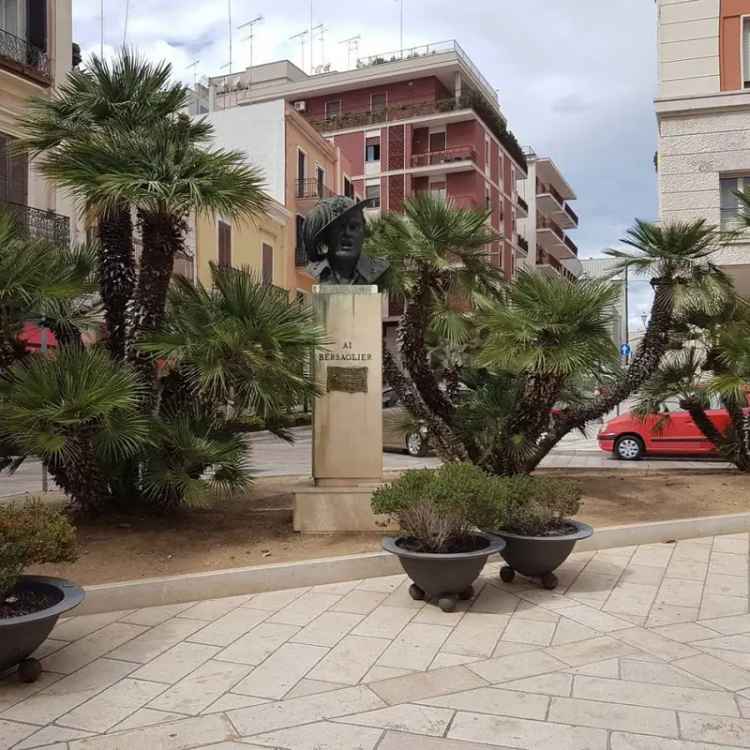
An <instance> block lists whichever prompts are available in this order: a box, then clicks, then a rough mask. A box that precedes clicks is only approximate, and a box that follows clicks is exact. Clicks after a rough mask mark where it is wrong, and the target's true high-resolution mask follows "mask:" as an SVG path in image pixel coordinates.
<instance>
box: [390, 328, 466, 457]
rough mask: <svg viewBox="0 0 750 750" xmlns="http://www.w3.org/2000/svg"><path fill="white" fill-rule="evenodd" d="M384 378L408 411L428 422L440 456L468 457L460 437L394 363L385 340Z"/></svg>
mask: <svg viewBox="0 0 750 750" xmlns="http://www.w3.org/2000/svg"><path fill="white" fill-rule="evenodd" d="M383 379H384V380H385V382H387V383H388V384H389V385H390V386H391V388H393V390H394V391H396V393H397V394H398V397H399V399H400V400H401V403H403V404H404V406H405V407H406V408H407V409H408V410H409V412H410V413H411V414H412V415H414V416H415V417H417V418H418V419H421V420H422V421H423V422H424V423H425V424H426V425H427V429H428V430H429V431H430V442H431V445H432V447H433V448H435V451H436V453H437V454H438V456H439V457H440V458H442V459H443V460H444V461H447V462H450V461H467V460H468V459H469V454H468V452H467V450H466V447H465V446H464V445H463V443H462V442H461V440H460V439H459V438H458V437H457V436H456V435H455V434H454V433H453V431H452V430H451V428H450V427H449V426H448V425H447V424H446V423H445V422H444V421H443V420H442V419H441V418H440V416H439V415H437V414H435V413H434V412H432V410H431V409H430V408H429V407H427V405H426V404H425V403H424V401H423V400H422V398H421V394H420V393H419V390H418V389H417V388H416V387H415V386H414V385H413V383H411V382H410V375H409V374H407V373H404V372H403V371H402V370H401V368H400V367H399V366H398V365H397V364H396V361H395V360H394V358H393V355H392V354H391V352H390V351H389V350H388V347H387V346H386V344H385V342H383Z"/></svg>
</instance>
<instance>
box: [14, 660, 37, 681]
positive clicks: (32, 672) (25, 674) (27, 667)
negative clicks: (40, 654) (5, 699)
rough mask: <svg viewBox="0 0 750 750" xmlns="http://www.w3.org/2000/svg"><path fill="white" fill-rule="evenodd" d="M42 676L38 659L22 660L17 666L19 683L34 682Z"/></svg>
mask: <svg viewBox="0 0 750 750" xmlns="http://www.w3.org/2000/svg"><path fill="white" fill-rule="evenodd" d="M41 674H42V664H41V662H40V661H39V660H38V659H24V660H23V661H22V662H21V663H20V664H19V665H18V679H19V681H20V682H36V681H37V680H38V679H39V677H40V676H41Z"/></svg>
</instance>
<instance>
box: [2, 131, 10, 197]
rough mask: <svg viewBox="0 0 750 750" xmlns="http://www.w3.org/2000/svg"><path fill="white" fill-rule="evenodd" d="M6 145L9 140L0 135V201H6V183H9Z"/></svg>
mask: <svg viewBox="0 0 750 750" xmlns="http://www.w3.org/2000/svg"><path fill="white" fill-rule="evenodd" d="M8 145H9V138H8V137H7V136H5V135H2V134H0V201H7V200H8V192H9V191H8V183H9V182H10V173H9V172H10V168H9V165H8V161H9V157H8Z"/></svg>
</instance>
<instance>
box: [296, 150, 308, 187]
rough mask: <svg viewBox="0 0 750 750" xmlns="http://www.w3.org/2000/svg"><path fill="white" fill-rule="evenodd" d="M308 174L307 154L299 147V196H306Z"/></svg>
mask: <svg viewBox="0 0 750 750" xmlns="http://www.w3.org/2000/svg"><path fill="white" fill-rule="evenodd" d="M306 176H307V156H306V155H305V152H304V151H302V150H301V149H297V197H298V198H304V196H305V177H306Z"/></svg>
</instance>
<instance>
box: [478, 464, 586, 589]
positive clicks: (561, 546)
mask: <svg viewBox="0 0 750 750" xmlns="http://www.w3.org/2000/svg"><path fill="white" fill-rule="evenodd" d="M495 481H496V483H497V485H498V491H497V492H496V493H495V499H496V502H497V516H496V518H495V528H496V529H499V530H497V531H495V530H493V531H492V534H493V535H495V536H498V537H500V538H501V539H503V540H504V541H505V543H506V546H505V549H503V551H502V552H501V554H502V556H503V559H504V560H505V562H507V563H508V565H507V566H505V567H504V568H502V570H501V571H500V577H501V578H502V579H503V581H505V582H506V583H510V582H511V581H512V580H513V579H514V577H515V575H516V573H520V574H521V575H524V576H527V577H529V578H540V579H541V581H542V585H543V586H544V587H545V588H547V589H550V590H551V589H554V588H557V583H558V581H557V576H556V575H555V574H554V571H555V570H556V569H557V568H558V567H560V565H562V564H563V563H564V562H565V560H566V559H567V558H568V556H569V555H570V554H571V552H572V551H573V548H574V547H575V545H576V542H578V541H580V540H581V539H587V538H588V537H590V536H591V535H592V534H593V533H594V530H593V529H592V528H591V526H588V525H587V524H585V523H581V522H580V521H574V520H573V516H575V515H576V514H577V513H578V511H579V510H580V507H581V490H580V487H579V486H578V485H577V484H576V483H575V482H571V481H569V480H566V479H557V478H555V477H530V476H517V477H498V478H497V479H496V480H495ZM483 528H488V527H486V526H483Z"/></svg>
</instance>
